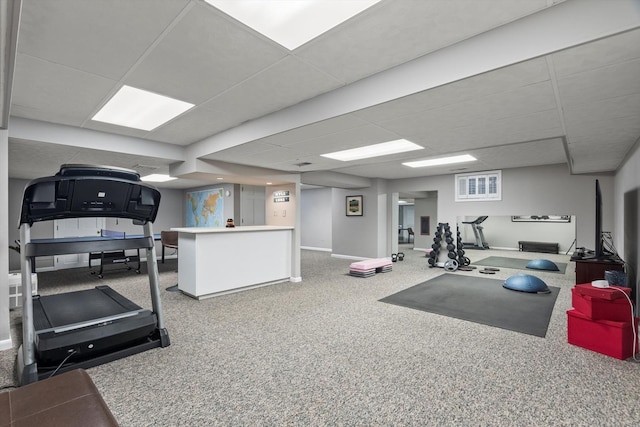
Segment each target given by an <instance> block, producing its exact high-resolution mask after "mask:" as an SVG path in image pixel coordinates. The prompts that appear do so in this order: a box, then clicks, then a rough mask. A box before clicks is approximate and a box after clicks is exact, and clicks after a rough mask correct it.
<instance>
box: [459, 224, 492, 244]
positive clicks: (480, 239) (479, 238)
mask: <svg viewBox="0 0 640 427" xmlns="http://www.w3.org/2000/svg"><path fill="white" fill-rule="evenodd" d="M487 218H489V217H488V216H479V217H478V218H476V219H474V220H473V221H462V223H463V224H469V225H471V229H472V230H473V235H474V237H475V239H476V242H475V243H463V244H462V247H463V248H465V249H481V250H484V249H490V248H489V245H488V244H487V242H486V240H484V232H483V231H482V230H483V227H482V226H481V225H480V224H482V223H483V222H484V221H485V220H486V219H487Z"/></svg>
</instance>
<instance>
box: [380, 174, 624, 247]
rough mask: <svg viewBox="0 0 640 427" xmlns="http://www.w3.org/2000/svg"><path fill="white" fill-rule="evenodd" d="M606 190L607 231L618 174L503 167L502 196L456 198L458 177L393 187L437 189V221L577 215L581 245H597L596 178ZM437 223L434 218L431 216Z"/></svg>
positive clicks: (405, 182)
mask: <svg viewBox="0 0 640 427" xmlns="http://www.w3.org/2000/svg"><path fill="white" fill-rule="evenodd" d="M596 178H597V179H599V180H600V186H601V188H602V193H603V199H604V206H603V229H604V230H612V229H613V223H614V218H613V216H614V215H613V201H614V198H613V176H610V175H570V174H569V171H568V168H567V166H566V165H552V166H540V167H529V168H518V169H503V170H502V200H500V201H470V202H456V201H455V193H454V190H455V185H454V175H439V176H433V177H423V178H414V179H404V180H396V181H393V182H391V183H390V184H389V187H390V190H392V191H399V192H402V191H438V219H437V222H448V223H449V224H455V223H456V221H457V218H458V217H464V216H468V217H478V216H481V215H488V216H489V217H492V216H510V215H543V214H551V215H559V214H562V215H575V216H576V221H575V223H576V233H577V234H576V237H577V245H578V246H584V247H587V248H590V249H593V248H594V246H595V235H594V234H595V180H596ZM432 221H433V220H432Z"/></svg>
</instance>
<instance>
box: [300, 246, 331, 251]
mask: <svg viewBox="0 0 640 427" xmlns="http://www.w3.org/2000/svg"><path fill="white" fill-rule="evenodd" d="M300 249H305V250H307V251H319V252H331V248H316V247H314V246H300Z"/></svg>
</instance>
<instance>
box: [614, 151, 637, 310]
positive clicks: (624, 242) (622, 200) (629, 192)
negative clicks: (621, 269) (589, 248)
mask: <svg viewBox="0 0 640 427" xmlns="http://www.w3.org/2000/svg"><path fill="white" fill-rule="evenodd" d="M639 144H640V143H636V146H635V149H634V150H633V152H632V154H631V155H630V156H629V157H628V158H627V161H626V162H625V163H624V165H623V166H622V168H621V169H620V171H618V173H617V174H616V177H615V192H614V194H613V202H612V205H613V206H614V218H615V222H614V225H613V241H614V244H615V245H616V248H617V249H618V252H619V253H620V256H621V257H622V259H624V260H625V261H626V262H627V266H626V270H627V275H628V284H629V285H630V286H631V287H632V288H633V289H634V290H635V298H636V314H637V313H638V309H637V307H639V305H638V304H640V292H638V289H639V288H638V287H639V286H640V274H639V273H638V266H640V251H639V248H638V246H639V245H640V227H639V225H638V224H640V209H639V204H640V149H638V147H639Z"/></svg>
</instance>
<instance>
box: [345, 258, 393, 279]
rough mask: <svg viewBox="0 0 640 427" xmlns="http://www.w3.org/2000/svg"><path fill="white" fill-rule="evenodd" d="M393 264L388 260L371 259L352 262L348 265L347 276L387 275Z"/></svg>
mask: <svg viewBox="0 0 640 427" xmlns="http://www.w3.org/2000/svg"><path fill="white" fill-rule="evenodd" d="M392 267H393V263H392V262H391V260H390V259H389V258H373V259H367V260H363V261H357V262H352V263H351V265H349V275H350V276H354V277H371V276H374V275H375V274H376V273H388V272H390V271H391V270H392Z"/></svg>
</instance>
